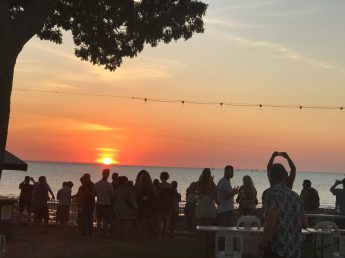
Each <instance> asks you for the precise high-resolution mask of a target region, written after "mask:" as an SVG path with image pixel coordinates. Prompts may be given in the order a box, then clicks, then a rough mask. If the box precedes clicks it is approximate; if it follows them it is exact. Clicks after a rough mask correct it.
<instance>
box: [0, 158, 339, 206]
mask: <svg viewBox="0 0 345 258" xmlns="http://www.w3.org/2000/svg"><path fill="white" fill-rule="evenodd" d="M27 163H28V171H27V172H22V171H3V174H2V177H1V180H0V195H6V196H12V197H17V196H18V195H19V188H18V186H19V184H20V183H21V182H22V181H23V180H24V177H25V176H31V177H33V178H34V179H35V180H36V181H37V180H38V177H39V176H45V177H46V178H47V182H48V184H49V185H50V187H51V189H52V191H53V192H54V193H55V194H56V193H57V191H58V190H59V189H60V188H61V187H62V183H63V182H64V181H72V182H73V183H74V187H73V189H72V192H73V193H76V192H77V190H78V188H79V186H80V181H79V179H80V177H81V176H82V175H83V174H84V173H89V174H90V175H91V179H92V181H93V182H97V181H98V180H100V179H101V175H102V170H103V168H105V166H104V165H100V164H80V163H60V162H37V161H28V162H27ZM107 167H108V168H109V169H110V172H111V173H113V172H117V173H118V174H119V175H120V176H126V177H128V178H129V180H133V181H135V178H136V176H137V174H138V172H139V171H140V170H142V169H145V170H147V171H148V172H150V174H151V177H152V179H156V178H157V179H158V178H159V174H160V173H161V172H162V171H167V172H168V173H169V175H170V179H169V180H170V182H171V181H177V182H178V191H179V192H180V193H181V194H182V199H184V198H185V193H186V189H187V187H188V186H189V185H190V184H191V183H192V182H195V181H197V180H198V178H199V176H200V175H201V172H202V168H182V167H147V166H119V165H112V166H107ZM223 173H224V172H223V169H222V168H215V169H212V175H213V177H214V181H215V183H217V182H218V181H219V179H221V178H222V176H223ZM245 175H249V176H250V177H251V178H252V180H253V182H254V185H255V187H256V189H257V192H258V199H259V202H261V195H262V192H263V191H264V190H265V189H267V188H268V187H269V182H268V179H267V174H266V172H265V171H257V170H236V171H235V173H234V177H233V178H232V179H231V184H232V186H241V185H242V179H243V177H244V176H245ZM344 177H345V174H343V173H331V172H322V173H321V172H297V175H296V179H295V183H294V186H293V190H294V191H295V192H297V193H298V194H299V193H300V192H301V190H302V182H303V180H304V179H309V180H311V182H312V187H314V188H315V189H316V190H318V192H319V196H320V203H321V205H322V206H323V207H325V208H326V207H334V205H335V196H333V195H332V194H331V192H330V191H329V189H330V187H331V186H332V185H333V184H334V182H335V180H342V179H343V178H344Z"/></svg>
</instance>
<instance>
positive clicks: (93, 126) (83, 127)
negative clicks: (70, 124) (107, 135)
mask: <svg viewBox="0 0 345 258" xmlns="http://www.w3.org/2000/svg"><path fill="white" fill-rule="evenodd" d="M78 129H80V130H86V131H113V130H114V129H113V128H111V127H108V126H105V125H101V124H89V123H80V124H79V125H78Z"/></svg>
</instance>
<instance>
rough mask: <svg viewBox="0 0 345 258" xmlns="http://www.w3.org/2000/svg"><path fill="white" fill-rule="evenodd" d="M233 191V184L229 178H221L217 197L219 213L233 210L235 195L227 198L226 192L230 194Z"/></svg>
mask: <svg viewBox="0 0 345 258" xmlns="http://www.w3.org/2000/svg"><path fill="white" fill-rule="evenodd" d="M231 192H232V186H231V182H230V180H229V179H226V178H224V177H223V178H222V179H220V180H219V182H218V185H217V198H218V210H217V212H218V213H224V212H227V211H232V210H233V209H234V197H231V199H228V200H225V199H224V197H223V196H224V193H226V194H230V193H231Z"/></svg>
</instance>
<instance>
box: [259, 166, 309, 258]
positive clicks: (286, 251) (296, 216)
mask: <svg viewBox="0 0 345 258" xmlns="http://www.w3.org/2000/svg"><path fill="white" fill-rule="evenodd" d="M286 178H287V172H286V170H285V168H284V166H283V165H281V164H273V165H272V166H271V176H270V183H271V188H269V189H267V190H266V193H265V200H264V201H265V203H264V215H265V221H266V223H265V229H264V233H263V237H262V240H261V243H260V244H259V251H258V254H257V257H258V258H261V257H265V258H266V257H267V258H290V257H300V251H301V250H300V241H301V235H302V227H306V218H305V214H304V210H303V205H302V201H301V199H300V198H299V196H298V194H297V193H295V192H293V191H292V190H291V189H289V188H288V187H287V186H286V184H285V182H286Z"/></svg>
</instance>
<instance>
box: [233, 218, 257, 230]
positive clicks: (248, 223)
mask: <svg viewBox="0 0 345 258" xmlns="http://www.w3.org/2000/svg"><path fill="white" fill-rule="evenodd" d="M242 224H243V227H244V228H246V229H247V228H251V227H253V226H255V225H256V226H257V227H258V228H260V227H261V220H260V219H259V218H258V217H256V216H252V215H248V216H242V217H240V218H239V219H238V220H237V224H236V227H240V226H241V225H242Z"/></svg>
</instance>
